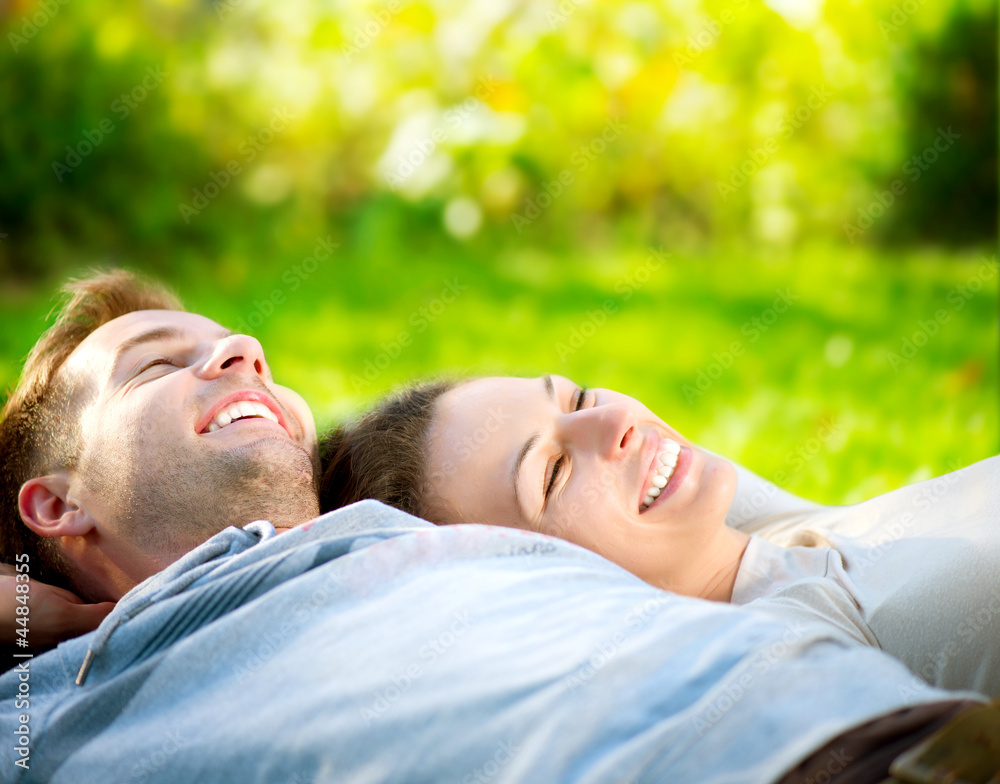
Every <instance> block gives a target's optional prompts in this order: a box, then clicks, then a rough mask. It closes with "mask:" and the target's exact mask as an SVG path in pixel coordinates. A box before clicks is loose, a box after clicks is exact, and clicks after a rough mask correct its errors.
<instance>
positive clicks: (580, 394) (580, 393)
mask: <svg viewBox="0 0 1000 784" xmlns="http://www.w3.org/2000/svg"><path fill="white" fill-rule="evenodd" d="M586 395H587V388H586V387H581V388H580V389H578V390H577V392H576V394H575V395H574V397H575V398H576V404H575V405H574V406H573V411H574V412H575V411H579V410H580V409H581V408H583V403H584V401H585V400H586ZM564 459H565V455H560V456H559V459H558V460H556V462H555V463H554V464H553V466H552V476H551V477H550V478H549V481H548V484H546V485H545V493H544V494H543V497H544V498H546V499H548V497H549V493H551V492H552V488H553V487H554V486H555V483H556V477H558V476H559V469H561V468H562V464H563V460H564Z"/></svg>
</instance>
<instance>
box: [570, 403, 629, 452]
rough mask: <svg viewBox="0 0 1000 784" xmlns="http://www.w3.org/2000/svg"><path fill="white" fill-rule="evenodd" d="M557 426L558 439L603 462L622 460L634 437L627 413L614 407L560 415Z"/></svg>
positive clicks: (621, 407)
mask: <svg viewBox="0 0 1000 784" xmlns="http://www.w3.org/2000/svg"><path fill="white" fill-rule="evenodd" d="M560 425H561V430H562V433H561V436H562V439H563V440H564V441H565V442H566V443H567V444H568V445H570V446H575V447H577V448H578V449H584V450H587V451H591V452H594V453H596V454H598V455H600V456H601V457H603V458H605V459H606V460H618V459H621V458H623V457H625V456H626V455H627V454H628V453H629V451H630V449H631V448H632V439H633V437H634V436H635V423H634V421H633V416H632V414H631V412H629V411H628V410H627V408H625V407H624V406H619V405H617V404H615V403H609V404H606V405H597V406H593V407H591V408H585V409H582V410H581V411H573V412H570V413H568V414H563V415H562V416H561V422H560Z"/></svg>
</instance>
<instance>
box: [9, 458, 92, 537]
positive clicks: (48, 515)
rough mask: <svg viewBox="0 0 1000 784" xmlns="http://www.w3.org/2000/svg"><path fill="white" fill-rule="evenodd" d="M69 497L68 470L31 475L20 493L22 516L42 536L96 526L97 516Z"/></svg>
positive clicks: (72, 533)
mask: <svg viewBox="0 0 1000 784" xmlns="http://www.w3.org/2000/svg"><path fill="white" fill-rule="evenodd" d="M68 498H69V476H68V475H67V474H65V473H57V474H49V475H48V476H39V477H35V478H34V479H29V480H28V481H27V482H25V483H24V484H23V485H21V492H20V493H18V496H17V504H18V508H19V509H20V512H21V519H22V520H23V521H24V524H25V525H26V526H28V528H30V529H31V530H32V531H34V532H35V533H36V534H38V535H39V536H48V537H52V536H83V535H84V534H86V533H88V532H89V531H91V530H92V529H93V528H94V520H93V518H92V517H91V516H90V513H89V512H87V510H86V509H83V508H82V507H80V506H77V505H76V504H74V503H72V502H70V501H69V500H68Z"/></svg>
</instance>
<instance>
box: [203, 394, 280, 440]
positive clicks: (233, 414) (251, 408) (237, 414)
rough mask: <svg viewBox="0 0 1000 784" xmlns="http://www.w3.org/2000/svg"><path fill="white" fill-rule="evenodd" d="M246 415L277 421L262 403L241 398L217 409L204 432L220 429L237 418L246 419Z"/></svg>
mask: <svg viewBox="0 0 1000 784" xmlns="http://www.w3.org/2000/svg"><path fill="white" fill-rule="evenodd" d="M248 417H262V418H264V419H270V420H271V421H272V422H277V421H278V417H276V416H275V415H274V412H273V411H271V409H269V408H268V407H267V406H265V405H264V404H263V403H257V402H255V401H253V400H241V401H239V402H238V403H230V404H229V405H228V406H226V407H225V408H223V409H222V410H221V411H219V413H217V414H216V415H215V416H214V417H213V418H212V421H211V422H209V423H208V427H206V428H205V432H207V433H214V432H215V431H216V430H221V429H222V428H224V427H225V426H226V425H228V424H230V423H232V422H235V421H236V420H237V419H246V418H248Z"/></svg>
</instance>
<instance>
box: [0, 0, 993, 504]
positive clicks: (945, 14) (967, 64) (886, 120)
mask: <svg viewBox="0 0 1000 784" xmlns="http://www.w3.org/2000/svg"><path fill="white" fill-rule="evenodd" d="M0 13H2V14H3V15H4V19H3V26H2V27H3V32H4V40H5V45H4V46H0V74H2V77H0V109H2V112H3V113H2V117H3V122H2V123H0V161H2V164H0V166H2V170H0V172H2V176H0V235H3V236H0V276H2V293H0V302H2V305H3V309H2V317H0V318H2V322H0V327H2V336H0V363H2V364H0V383H2V384H3V385H4V386H9V385H10V384H11V383H13V381H14V379H15V377H16V372H17V363H18V361H19V360H20V358H21V357H23V355H24V354H25V353H26V352H27V350H28V349H29V348H30V346H31V344H32V342H33V341H34V339H35V337H36V336H37V335H38V333H39V332H40V330H41V329H42V327H43V324H44V321H43V319H44V316H45V313H46V312H47V310H48V308H49V307H50V305H51V299H50V298H51V294H52V292H53V291H54V290H55V288H56V287H57V285H58V283H59V282H60V281H61V279H62V278H64V277H65V276H66V274H68V273H73V272H80V271H82V270H84V269H86V268H87V267H89V266H93V265H108V264H124V265H127V266H131V267H134V268H139V269H142V270H144V271H146V272H149V273H150V274H153V275H156V276H158V277H161V278H163V279H165V280H167V281H168V282H170V283H172V284H173V285H174V286H175V287H176V288H177V289H178V290H179V291H180V292H181V293H182V295H183V296H184V298H185V299H186V300H187V302H188V303H189V306H190V307H192V308H194V309H197V310H199V311H201V312H205V313H206V314H208V315H210V316H213V317H214V318H216V319H218V320H219V321H221V322H223V323H226V324H228V325H230V326H234V327H237V326H238V327H240V328H244V327H245V329H246V331H249V332H252V333H253V334H255V335H257V336H258V337H259V338H260V339H261V341H262V342H263V343H264V345H265V348H266V349H267V351H268V355H269V358H270V360H271V362H272V364H273V365H274V367H275V373H276V376H277V377H278V379H279V380H281V381H283V382H284V383H286V384H289V385H290V386H293V387H295V388H296V389H299V390H300V391H302V392H303V393H304V394H305V395H306V397H307V399H308V400H309V401H310V402H311V403H312V404H313V405H314V407H315V409H316V411H317V415H318V418H319V419H320V420H321V422H322V423H329V422H331V421H333V419H335V418H337V417H340V416H343V415H345V414H347V413H349V412H350V411H353V410H356V409H357V407H359V406H361V405H363V404H365V403H366V402H368V401H370V400H371V399H372V398H373V397H374V396H376V395H378V394H380V393H381V392H383V391H385V390H386V389H388V388H390V387H392V386H394V385H396V384H399V383H401V382H403V381H404V380H406V379H408V378H411V377H413V376H426V375H428V374H433V373H436V372H438V371H442V370H444V371H462V372H475V373H481V372H505V373H506V372H513V373H524V374H531V375H534V374H537V373H540V372H544V371H548V370H552V371H556V372H563V373H565V374H567V375H570V376H571V377H573V378H575V379H578V380H580V381H582V382H586V383H588V384H590V385H594V386H607V387H614V388H618V389H621V390H622V391H626V392H630V393H631V394H634V395H635V396H636V397H639V398H640V399H642V400H643V401H644V402H646V403H647V404H648V405H649V406H650V407H651V408H652V409H653V410H654V411H656V412H657V413H659V414H661V415H662V416H663V417H664V418H665V419H666V420H667V421H669V422H671V423H672V424H674V425H675V426H676V427H678V429H679V430H680V431H681V432H683V433H685V434H686V435H688V436H690V437H692V438H694V439H695V440H701V441H703V442H704V443H705V444H706V445H708V446H710V447H713V448H715V449H717V450H719V451H722V452H725V453H727V454H730V455H732V456H733V457H735V458H737V459H740V460H742V461H743V462H745V463H746V464H747V465H749V466H751V467H752V468H755V469H756V470H758V471H760V472H762V473H764V474H765V475H768V476H771V477H776V476H777V475H778V473H779V472H783V473H784V474H787V476H786V477H785V478H783V479H782V483H783V484H785V485H786V486H787V487H789V488H790V489H792V490H796V491H798V492H802V493H805V494H807V495H813V496H815V497H817V498H820V499H822V500H825V501H829V502H847V501H853V500H858V499H859V498H862V497H865V496H867V495H871V494H874V493H877V492H882V491H885V490H888V489H891V488H892V487H895V486H898V485H899V484H902V483H904V482H907V481H913V480H914V479H918V478H921V477H924V476H929V475H932V474H935V473H940V472H943V471H946V470H949V469H950V468H953V467H955V466H956V465H958V464H965V463H968V462H970V461H972V460H975V459H979V458H981V457H984V456H986V455H988V454H993V453H995V452H996V451H997V447H998V421H997V402H996V401H997V394H998V380H997V353H998V352H997V296H996V293H997V274H996V270H995V267H991V266H989V265H988V264H985V266H984V261H983V259H984V258H989V257H991V256H992V255H993V254H994V253H995V245H996V232H997V211H998V204H997V156H996V144H997V138H998V129H997V114H996V96H997V46H996V37H997V36H996V32H997V10H996V3H995V2H993V1H992V0H959V1H958V2H948V1H947V0H872V1H871V2H860V0H856V1H855V2H846V1H839V2H835V1H834V0H830V1H829V2H826V3H824V2H821V1H820V0H769V2H768V3H767V4H764V3H761V2H757V1H756V0H721V1H718V2H716V1H715V0H704V1H702V0H685V1H684V2H676V3H669V4H667V3H656V2H600V3H599V2H583V1H581V2H575V1H574V0H554V1H553V2H537V3H532V2H505V1H503V0H484V1H483V2H471V3H470V2H457V0H455V1H453V2H444V1H443V0H442V1H441V2H431V1H425V2H403V0H386V1H385V2H351V3H343V2H342V3H320V2H305V1H304V0H289V1H287V2H282V3H278V2H275V1H274V0H267V2H261V1H258V0H214V2H200V3H196V2H192V1H191V0H170V1H169V2H153V1H152V0H147V1H146V2H142V3H137V4H133V5H129V6H121V5H116V4H111V3H104V2H92V3H80V2H72V1H71V2H67V3H65V4H61V3H59V2H57V1H56V0H50V1H49V2H46V1H45V0H43V1H42V2H25V1H24V0H21V1H20V2H12V3H10V4H9V5H8V6H7V7H6V9H5V10H4V11H0ZM935 145H937V146H936V147H935ZM325 246H329V247H332V251H327V250H325V249H324V247H325ZM333 246H335V247H333ZM317 250H319V252H320V255H325V256H326V258H324V259H319V258H317V255H316V252H317ZM654 251H655V253H661V254H670V255H669V258H667V259H666V261H664V262H663V263H662V264H659V265H658V266H650V260H651V259H652V260H656V259H657V258H658V257H657V256H656V255H655V253H654ZM651 254H653V255H651ZM644 270H645V272H643V271H644ZM984 270H985V272H984ZM991 270H992V274H989V273H990V271H991ZM643 274H646V276H647V279H645V280H640V279H639V277H637V276H641V275H643ZM984 276H985V277H984ZM456 281H457V282H456ZM970 281H978V282H979V283H980V284H981V285H980V288H979V289H978V290H977V291H975V292H971V295H970V296H969V297H965V296H964V294H960V293H958V292H959V291H960V289H961V287H967V286H969V285H970ZM449 286H452V289H449V288H448V287H449ZM463 287H466V288H463ZM961 290H963V291H968V289H967V288H966V289H961ZM449 291H451V292H452V293H453V294H454V292H458V293H457V294H456V295H455V296H454V297H453V298H454V302H451V301H447V300H450V299H451V298H452V295H451V294H448V292H449ZM782 292H784V293H785V294H786V295H787V296H788V297H789V298H791V297H795V298H796V299H791V304H790V305H789V307H788V309H787V311H786V312H784V313H781V314H777V313H776V312H775V315H776V320H775V321H774V322H773V323H772V324H765V325H764V326H766V327H767V329H766V330H764V329H760V328H759V327H758V326H754V319H758V320H761V319H764V318H766V317H769V316H768V313H769V309H770V308H772V307H773V305H774V301H775V299H776V298H777V297H779V296H780V293H782ZM959 302H961V303H962V304H961V306H959ZM609 303H610V304H609ZM432 308H433V309H434V310H431V309H432ZM422 309H423V310H422ZM437 311H439V312H437ZM938 311H943V312H944V313H945V314H946V315H947V316H948V320H947V322H940V323H939V322H938V321H937V320H936V317H935V314H936V313H937V312H938ZM430 316H433V318H431V317H430ZM598 322H600V323H598ZM761 323H763V322H761ZM933 324H936V325H937V326H938V330H937V331H936V332H935V333H934V334H933V335H931V334H929V332H930V330H931V328H932V325H933ZM754 330H757V333H756V335H757V336H756V337H754V335H755V332H754ZM584 332H586V333H592V334H587V335H585V334H584ZM921 333H924V335H923V338H921V337H919V336H920V334H921ZM402 335H405V336H406V338H407V340H408V342H407V343H406V344H405V345H404V343H403V341H402V340H401V336H402ZM574 335H576V339H574ZM914 340H918V341H919V340H925V343H926V345H924V346H920V347H916V350H915V351H914V352H913V356H910V357H907V356H903V352H904V351H905V352H906V353H909V352H908V350H907V349H906V342H907V341H911V343H912V342H913V341H914ZM734 342H735V343H739V344H740V346H741V347H742V349H743V353H742V354H741V355H739V356H733V357H732V362H731V363H730V365H729V366H728V367H724V365H725V364H726V362H727V360H726V352H731V349H732V347H733V344H734ZM575 343H578V344H579V345H578V346H576V345H574V344H575ZM393 354H394V355H393ZM897 357H898V358H899V360H898V361H897V359H896V358H897ZM381 365H384V367H383V366H381ZM366 373H367V377H366ZM716 374H717V377H714V376H715V375H716ZM699 382H700V386H699ZM830 421H833V422H835V423H836V425H837V427H836V428H834V430H833V431H832V432H828V429H824V428H825V427H826V425H825V423H828V422H830ZM820 436H822V438H820ZM817 439H818V440H817ZM793 468H794V470H792V469H793Z"/></svg>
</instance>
